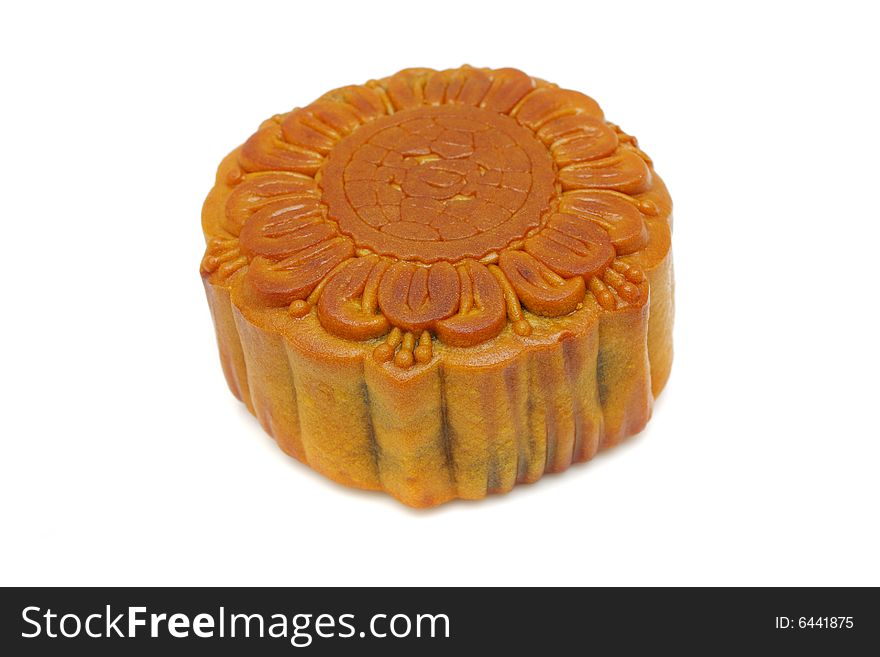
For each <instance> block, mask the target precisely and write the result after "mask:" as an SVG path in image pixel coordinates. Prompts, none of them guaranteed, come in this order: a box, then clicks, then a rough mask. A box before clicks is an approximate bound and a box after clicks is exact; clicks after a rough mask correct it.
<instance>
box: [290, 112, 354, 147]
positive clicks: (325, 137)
mask: <svg viewBox="0 0 880 657" xmlns="http://www.w3.org/2000/svg"><path fill="white" fill-rule="evenodd" d="M281 133H282V135H284V140H285V141H286V142H287V143H289V144H293V145H294V146H302V147H303V148H305V149H308V150H310V151H314V152H315V153H320V154H321V155H327V154H328V153H330V151H331V150H333V147H334V146H336V144H338V143H339V140H340V139H341V138H342V135H340V134H339V133H338V132H336V131H335V130H333V129H332V128H330V126H327V125H325V124H324V123H323V122H322V121H319V120H318V119H316V118H315V117H314V115H313V114H312V113H311V112H310V111H308V109H295V110H293V111H292V112H290V114H288V115H287V116H285V117H284V120H283V121H282V122H281Z"/></svg>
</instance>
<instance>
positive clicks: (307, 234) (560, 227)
mask: <svg viewBox="0 0 880 657" xmlns="http://www.w3.org/2000/svg"><path fill="white" fill-rule="evenodd" d="M202 225H203V229H204V232H205V237H206V241H207V251H206V253H205V256H204V258H203V260H202V267H201V272H202V277H203V280H204V282H205V290H206V293H207V296H208V301H209V305H210V307H211V313H212V317H213V319H214V324H215V328H216V333H217V341H218V345H219V349H220V356H221V362H222V364H223V371H224V373H225V375H226V379H227V381H228V383H229V386H230V388H231V389H232V392H233V393H234V394H235V395H236V396H237V397H238V398H239V399H240V400H242V401H243V402H244V403H245V404H246V405H247V407H248V409H249V410H250V411H251V412H252V413H254V414H255V415H256V416H257V418H258V419H259V420H260V422H261V424H262V425H263V427H264V428H265V429H266V431H267V432H268V433H270V434H271V435H272V436H273V437H274V438H275V439H276V440H277V442H278V444H279V445H280V446H281V448H282V449H283V450H284V451H285V452H287V453H288V454H290V455H292V456H294V457H296V458H297V459H299V460H300V461H302V462H304V463H307V464H308V465H310V466H311V467H313V468H314V469H316V470H318V471H319V472H321V473H323V474H325V475H326V476H328V477H330V478H331V479H334V480H336V481H339V482H341V483H343V484H346V485H350V486H356V487H359V488H365V489H377V490H385V491H387V492H388V493H390V494H392V495H393V496H395V497H396V498H397V499H399V500H401V501H402V502H404V503H406V504H409V505H411V506H417V507H424V506H433V505H436V504H440V503H442V502H445V501H448V500H450V499H453V498H466V499H477V498H482V497H484V496H485V495H487V494H488V493H495V492H505V491H508V490H510V489H511V488H512V487H513V486H514V485H515V484H516V483H521V482H533V481H536V480H537V479H538V478H540V477H541V475H542V474H543V473H545V472H558V471H561V470H564V469H566V468H567V467H568V466H569V465H570V464H571V463H573V462H579V461H585V460H588V459H590V458H591V457H592V456H593V455H594V454H596V452H597V451H599V450H600V449H603V448H605V447H608V446H610V445H613V444H615V443H617V442H619V441H620V440H622V439H623V438H625V437H627V436H629V435H632V434H634V433H637V432H638V431H640V430H641V429H642V428H643V427H644V425H645V423H646V422H647V421H648V419H649V417H650V414H651V408H652V403H653V399H654V397H656V395H657V394H659V392H660V390H662V388H663V386H664V384H665V382H666V380H667V378H668V376H669V371H670V367H671V363H672V318H673V294H672V293H673V276H672V259H671V251H670V233H671V201H670V198H669V195H668V193H667V191H666V188H665V186H664V185H663V183H662V181H661V180H660V178H659V177H658V176H657V175H656V173H655V172H654V169H653V164H652V162H651V160H650V159H649V158H648V157H647V156H646V155H645V153H644V152H642V151H641V150H640V149H639V147H638V145H637V142H636V140H635V138H633V137H631V136H629V135H627V134H626V133H624V132H623V131H622V130H620V128H618V127H617V126H615V125H613V124H611V123H608V122H607V121H606V120H605V118H604V116H603V114H602V111H601V109H600V108H599V106H598V105H597V104H596V103H595V101H593V100H592V99H591V98H589V97H587V96H584V95H583V94H580V93H577V92H574V91H568V90H564V89H560V88H558V87H557V86H555V85H552V84H549V83H547V82H544V81H542V80H539V79H535V78H532V77H529V76H527V75H526V74H525V73H522V72H521V71H517V70H515V69H499V70H490V69H478V68H472V67H467V66H465V67H462V68H459V69H452V70H448V71H434V70H431V69H407V70H404V71H401V72H400V73H397V74H395V75H393V76H391V77H388V78H384V79H381V80H373V81H370V82H368V83H367V84H365V85H355V86H349V87H343V88H341V89H337V90H334V91H331V92H329V93H328V94H325V95H324V96H322V97H321V98H319V99H318V100H317V101H315V102H314V103H312V104H311V105H308V106H306V107H304V108H299V109H295V110H293V111H291V112H289V113H287V114H283V115H277V116H275V117H273V118H271V119H269V120H267V121H266V122H264V123H263V124H262V125H261V126H260V129H259V130H258V131H257V132H256V133H255V134H254V135H253V136H252V137H251V138H250V139H248V140H247V141H246V142H245V144H244V145H242V146H241V147H240V148H238V149H236V150H235V151H233V152H232V153H231V154H230V155H229V156H227V157H226V158H225V159H224V160H223V162H222V163H221V165H220V167H219V170H218V173H217V179H216V184H215V186H214V188H213V189H212V190H211V192H210V194H209V195H208V198H207V200H206V202H205V205H204V210H203V215H202Z"/></svg>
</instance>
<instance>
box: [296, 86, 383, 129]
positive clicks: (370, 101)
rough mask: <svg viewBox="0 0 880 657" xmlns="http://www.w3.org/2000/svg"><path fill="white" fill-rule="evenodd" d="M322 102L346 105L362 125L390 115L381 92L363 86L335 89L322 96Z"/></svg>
mask: <svg viewBox="0 0 880 657" xmlns="http://www.w3.org/2000/svg"><path fill="white" fill-rule="evenodd" d="M320 100H330V101H334V102H337V103H339V104H340V105H345V106H346V107H348V108H349V109H351V110H352V111H353V112H354V113H355V115H356V116H357V117H358V119H359V120H360V122H361V123H369V122H370V121H373V120H374V119H378V118H379V117H380V116H385V114H387V113H388V112H387V110H386V107H385V101H384V100H383V98H382V96H381V95H380V94H379V92H378V91H376V90H375V89H373V88H372V87H368V86H366V85H361V84H353V85H350V86H347V87H340V88H339V89H334V90H333V91H330V92H328V93H326V94H324V95H323V96H321V98H320ZM306 109H309V108H306Z"/></svg>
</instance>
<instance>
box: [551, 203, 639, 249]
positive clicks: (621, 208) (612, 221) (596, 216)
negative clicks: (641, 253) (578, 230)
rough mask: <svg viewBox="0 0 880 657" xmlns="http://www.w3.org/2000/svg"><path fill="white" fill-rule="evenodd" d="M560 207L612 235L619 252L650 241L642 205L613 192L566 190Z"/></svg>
mask: <svg viewBox="0 0 880 657" xmlns="http://www.w3.org/2000/svg"><path fill="white" fill-rule="evenodd" d="M559 210H560V211H561V212H567V213H570V214H575V215H578V216H581V217H584V218H586V219H589V220H590V221H592V222H593V223H594V224H596V225H597V226H600V227H601V228H602V229H603V230H604V231H605V232H606V233H608V237H609V238H610V239H611V243H612V244H613V245H614V248H615V250H616V251H617V254H618V255H626V254H628V253H634V252H636V251H638V250H640V249H643V248H644V247H645V245H647V243H648V228H647V226H646V224H645V220H644V217H643V216H642V213H641V212H640V211H639V210H638V208H637V207H636V206H635V205H634V204H633V203H632V202H631V201H629V200H627V199H626V198H622V197H620V196H619V195H617V194H615V193H613V192H603V191H600V190H576V191H572V192H566V193H565V194H563V195H562V198H561V199H560V201H559Z"/></svg>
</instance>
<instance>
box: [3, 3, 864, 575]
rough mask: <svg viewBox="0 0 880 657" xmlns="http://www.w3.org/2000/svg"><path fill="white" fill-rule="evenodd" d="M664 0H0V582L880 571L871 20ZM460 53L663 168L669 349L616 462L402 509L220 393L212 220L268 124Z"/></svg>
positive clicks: (459, 57)
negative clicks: (576, 97) (671, 207)
mask: <svg viewBox="0 0 880 657" xmlns="http://www.w3.org/2000/svg"><path fill="white" fill-rule="evenodd" d="M659 4H661V3H638V4H636V3H617V2H603V3H601V4H599V5H597V6H593V7H591V6H589V5H588V3H584V2H578V3H571V4H567V3H561V2H551V1H535V2H530V3H525V4H523V5H518V4H517V3H514V2H504V3H498V4H492V3H482V2H475V1H473V0H469V1H468V2H452V1H451V0H444V2H442V3H437V2H432V3H417V2H414V1H413V0H410V1H407V2H403V3H388V4H385V5H383V4H382V3H379V2H359V3H356V4H355V3H352V5H351V6H345V7H343V6H342V5H340V4H338V3H322V2H315V3H309V4H308V5H306V4H305V3H293V2H289V3H277V4H274V3H273V4H269V3H262V2H235V3H217V2H215V3H210V4H206V5H204V6H199V5H197V4H190V3H183V2H175V3H167V4H164V5H163V4H157V3H144V4H143V5H142V7H141V8H135V7H134V6H132V5H130V4H129V3H107V4H106V5H102V6H98V5H93V4H84V3H57V4H55V5H43V4H42V3H16V4H15V5H14V6H12V5H9V4H7V5H6V6H5V7H4V9H3V12H2V13H3V16H2V20H0V55H2V57H0V61H2V80H3V83H2V89H3V100H2V103H0V116H2V121H0V131H2V139H0V147H2V152H0V153H2V157H0V168H2V170H0V181H2V182H0V185H2V187H0V189H2V221H3V224H2V233H0V235H2V237H0V240H2V242H0V243H2V247H3V248H2V257H0V281H2V322H0V332H2V341H0V344H2V361H0V368H2V369H0V372H2V376H0V387H2V400H3V401H2V404H3V406H2V413H0V436H2V454H0V505H2V508H0V522H2V539H0V555H2V559H0V583H2V584H5V585H9V584H22V585H36V584H111V585H137V584H140V585H153V584H156V585H158V584H186V585H196V584H202V585H206V584H211V585H225V584H229V585H239V584H253V585H273V584H279V585H280V584H285V585H299V584H303V585H304V584H312V585H330V584H389V585H390V584H404V585H428V584H478V585H488V584H501V585H504V584H528V585H532V584H554V585H564V584H611V585H630V584H651V585H653V584H696V585H710V584H730V585H740V584H764V585H782V584H792V585H808V584H820V585H826V584H828V585H830V584H842V585H863V584H873V585H880V565H878V564H880V560H878V558H877V555H878V553H880V532H878V510H877V507H878V499H880V484H878V479H880V478H878V468H880V426H878V421H880V416H878V411H877V407H878V405H880V399H878V392H880V385H878V375H880V358H878V346H877V339H878V334H880V331H878V322H877V316H878V313H877V309H878V300H877V294H878V283H877V266H876V258H877V245H878V239H880V229H878V225H880V224H878V220H880V194H878V173H880V166H878V155H880V139H878V134H880V132H878V115H880V104H878V102H877V80H878V78H877V75H878V73H877V71H878V63H880V48H878V45H877V43H878V39H877V32H876V28H877V24H878V21H877V17H876V15H870V10H869V9H868V8H869V7H870V3H845V2H835V3H827V7H825V8H821V7H818V6H814V5H811V4H809V3H803V2H799V3H791V4H790V5H789V4H785V3H770V2H762V3H760V4H757V5H748V4H747V3H736V4H734V5H732V6H731V7H730V8H729V9H726V10H722V9H720V8H717V7H716V6H715V3H694V4H693V5H676V6H675V7H674V8H672V7H667V8H665V9H661V8H659V7H658V6H657V5H659ZM300 5H302V6H300ZM465 62H467V63H471V64H473V65H478V66H489V67H501V66H514V67H518V68H522V69H523V70H525V71H527V72H529V73H531V74H532V75H536V76H539V77H543V78H546V79H549V80H552V81H555V82H558V83H559V84H560V85H562V86H564V87H569V88H575V89H578V90H582V91H584V92H586V93H588V94H590V95H592V96H593V97H595V98H596V99H597V100H598V101H599V102H600V103H601V104H602V106H603V108H604V109H605V113H606V115H607V116H608V117H609V119H610V120H612V121H614V122H616V123H619V124H620V125H621V126H623V128H624V129H625V130H627V131H628V132H631V133H633V134H636V135H637V136H638V137H639V139H640V143H641V145H642V147H643V148H645V150H646V151H647V152H648V153H650V154H651V155H652V156H653V158H654V160H655V164H656V166H657V169H658V171H659V172H660V173H661V175H662V176H663V177H664V178H665V180H666V181H667V183H668V186H669V188H670V190H671V192H672V195H673V199H674V201H675V235H674V253H675V266H676V277H677V283H678V287H677V310H678V312H677V317H676V329H675V341H676V344H675V348H676V356H675V365H674V368H673V374H672V378H671V380H670V383H669V386H668V388H667V389H666V391H665V392H664V394H663V396H662V397H661V399H660V401H659V403H658V404H657V407H656V411H655V415H654V418H653V420H652V422H651V424H650V426H649V428H648V429H647V430H646V431H645V432H644V433H643V434H642V435H641V436H639V437H638V438H636V439H634V440H632V441H630V442H629V443H627V444H626V445H625V446H622V447H620V448H618V449H616V450H614V451H612V452H610V453H607V454H604V455H601V456H600V457H598V458H597V459H596V460H594V461H593V462H592V463H589V464H587V465H583V466H578V467H574V468H572V469H570V470H569V471H568V472H567V473H566V474H564V475H556V476H550V477H547V478H545V479H544V480H542V481H541V482H539V483H538V484H535V485H532V486H526V487H519V488H517V489H516V490H515V491H514V492H513V493H511V494H510V495H507V496H502V497H495V498H492V499H489V500H487V501H484V502H481V503H463V502H455V503H451V504H448V505H446V506H444V507H441V508H440V509H437V510H434V511H427V512H424V511H422V512H417V511H413V510H410V509H407V508H405V507H403V506H402V505H400V504H399V503H397V502H395V501H394V500H392V499H391V498H390V497H386V496H383V495H381V494H375V493H361V492H356V491H351V490H347V489H345V488H342V487H341V486H338V485H336V484H333V483H331V482H328V481H326V480H324V479H323V478H321V477H320V476H319V475H317V474H315V473H313V472H311V471H310V470H309V469H307V468H306V467H304V466H302V465H300V464H298V463H296V462H295V461H293V460H292V459H290V458H288V457H286V456H284V455H283V454H282V453H281V451H280V450H278V449H277V448H276V446H275V444H274V443H273V442H272V441H271V439H269V438H268V437H267V436H266V435H265V434H264V433H263V431H262V429H260V427H259V425H258V424H257V422H256V421H255V420H254V419H253V418H252V417H251V416H249V415H248V414H247V412H246V411H245V409H244V407H243V406H242V405H241V404H239V403H238V402H237V401H235V400H234V398H233V397H232V395H231V394H230V393H229V392H228V390H227V388H226V384H225V382H224V380H223V377H222V374H221V370H220V365H219V360H218V358H217V353H216V346H215V343H214V336H213V330H212V326H211V320H210V316H209V313H208V307H207V304H206V302H205V299H204V294H203V290H202V286H201V282H200V279H199V275H198V266H199V261H200V259H201V256H202V250H203V246H204V244H203V240H202V235H201V230H200V226H199V214H200V207H201V203H202V200H203V199H204V196H205V195H206V194H207V192H208V190H209V188H210V187H211V185H212V183H213V177H214V171H215V167H216V165H217V164H218V163H219V162H220V160H221V158H222V157H223V156H224V155H225V154H226V153H227V152H228V151H229V150H231V149H232V148H233V147H235V146H236V145H237V144H239V143H240V142H242V141H243V140H244V139H245V138H246V137H247V136H248V135H249V134H250V133H251V132H252V131H253V130H254V129H255V128H256V127H257V125H258V124H259V123H260V121H261V120H262V119H264V118H266V117H268V116H269V115H271V114H273V113H275V112H281V111H286V110H288V109H290V108H291V107H293V106H296V105H304V104H306V103H308V102H310V101H311V100H312V99H314V98H315V97H317V96H319V95H320V94H322V93H323V92H324V91H326V90H329V89H331V88H334V87H338V86H341V85H344V84H348V83H360V82H364V81H366V80H367V79H370V78H374V77H381V76H385V75H389V74H391V73H393V72H395V71H396V70H398V69H400V68H403V67H407V66H430V67H435V68H445V67H453V66H458V65H460V64H462V63H465Z"/></svg>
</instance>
